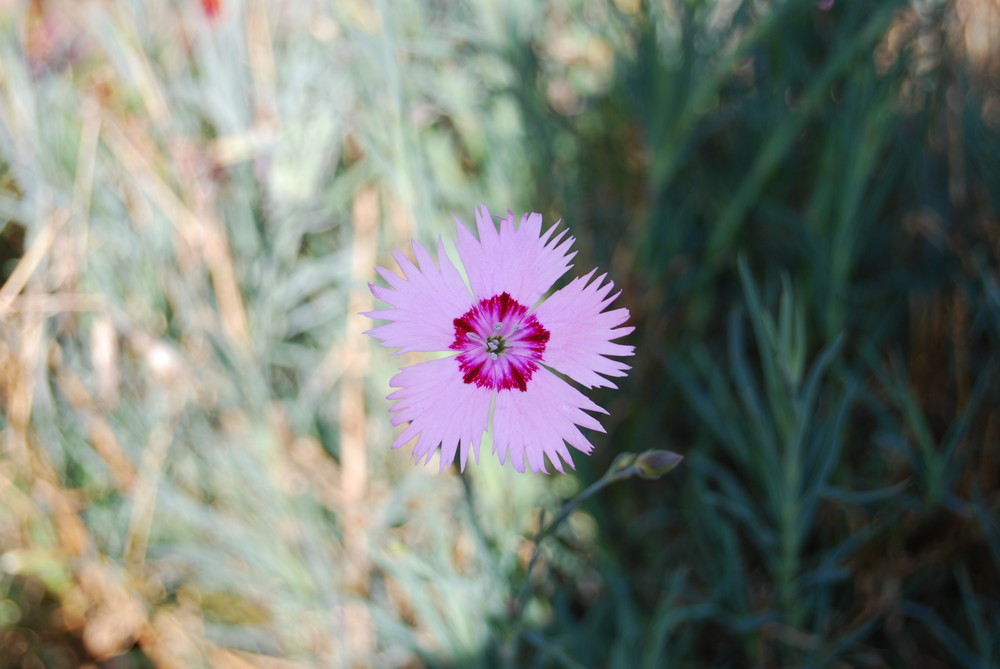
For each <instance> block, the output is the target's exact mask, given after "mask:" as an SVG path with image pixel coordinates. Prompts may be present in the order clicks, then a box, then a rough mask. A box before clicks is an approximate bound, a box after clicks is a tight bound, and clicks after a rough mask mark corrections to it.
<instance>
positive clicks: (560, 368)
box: [365, 206, 635, 473]
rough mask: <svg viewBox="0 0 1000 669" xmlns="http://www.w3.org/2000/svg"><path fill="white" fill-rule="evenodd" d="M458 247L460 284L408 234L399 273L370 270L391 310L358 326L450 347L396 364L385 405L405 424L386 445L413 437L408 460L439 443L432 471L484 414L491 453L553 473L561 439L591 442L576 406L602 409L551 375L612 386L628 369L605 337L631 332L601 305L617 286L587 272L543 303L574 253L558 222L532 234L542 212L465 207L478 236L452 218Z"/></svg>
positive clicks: (470, 445)
mask: <svg viewBox="0 0 1000 669" xmlns="http://www.w3.org/2000/svg"><path fill="white" fill-rule="evenodd" d="M456 223H457V225H456V228H457V230H458V240H457V244H456V245H457V248H458V255H459V257H460V258H461V261H462V266H463V267H464V268H465V273H466V275H467V277H468V280H469V284H470V285H471V288H472V290H471V292H470V290H469V287H467V286H466V283H465V281H463V279H462V276H461V274H459V272H458V270H457V269H456V268H455V266H454V265H453V264H452V262H451V260H450V259H449V258H448V256H447V255H446V254H445V251H444V246H443V245H442V243H441V241H440V240H438V248H437V262H436V263H435V262H434V258H433V257H432V256H431V254H430V253H429V252H428V251H427V249H425V248H424V247H423V246H422V245H421V244H420V243H419V242H416V241H414V242H413V253H414V256H415V257H416V263H413V262H411V261H410V259H409V258H407V257H406V256H405V255H404V254H403V253H402V252H401V251H399V250H397V251H395V252H394V253H393V258H395V259H396V262H397V263H398V264H399V267H400V269H401V270H402V274H403V275H402V276H399V275H397V274H394V273H393V272H390V271H389V270H387V269H385V268H382V267H377V268H376V270H377V271H378V273H379V274H380V275H381V276H382V278H384V279H385V280H386V282H387V283H388V284H389V287H388V288H384V287H382V286H376V285H373V284H372V285H370V286H369V287H370V288H371V291H372V294H373V295H375V297H377V298H378V299H379V300H381V301H383V302H385V303H387V304H388V305H390V307H391V308H389V309H383V310H380V311H372V312H369V313H367V314H365V315H366V316H369V317H371V318H375V319H381V320H386V321H389V322H388V323H386V324H385V325H380V326H378V327H376V328H373V329H371V330H369V331H368V332H367V333H366V334H369V335H371V336H372V337H375V338H377V339H380V340H381V343H382V345H383V346H388V347H392V348H398V349H399V350H398V351H397V353H404V352H412V351H425V352H450V353H452V355H450V356H448V357H443V358H438V359H434V360H429V361H427V362H420V363H417V364H415V365H411V366H409V367H404V368H403V369H401V370H400V371H399V373H398V374H396V376H394V377H393V378H392V381H391V382H390V385H391V386H392V387H394V388H398V390H396V391H395V392H393V393H392V394H390V395H389V397H388V398H387V399H390V400H394V404H393V406H392V407H391V408H390V412H391V413H392V414H394V415H393V416H392V424H393V425H401V424H403V423H408V424H409V425H407V427H406V429H404V430H403V432H402V433H401V434H400V435H399V437H397V439H396V441H395V442H394V443H393V445H392V447H393V448H399V447H400V446H402V445H403V444H405V443H407V442H409V441H410V440H411V439H414V438H416V440H417V442H416V445H415V446H414V449H413V457H414V458H415V459H416V460H417V461H418V462H419V461H420V459H421V458H425V463H427V462H430V459H431V457H432V456H433V455H434V452H435V451H437V450H438V448H440V449H441V469H442V470H444V468H445V467H446V466H448V465H450V464H451V463H452V462H454V460H455V455H456V453H458V454H459V456H460V464H461V467H462V469H463V470H464V469H465V463H466V461H467V460H468V457H469V451H470V450H471V451H472V453H473V455H474V456H475V458H476V461H477V462H478V461H479V443H480V440H481V439H482V436H483V434H484V433H485V432H486V430H487V427H488V425H489V421H490V410H491V407H492V413H493V450H494V452H496V453H497V454H498V455H499V457H500V463H501V464H504V463H505V462H506V459H507V456H508V454H509V455H510V459H511V461H512V462H513V464H514V468H515V469H516V470H517V471H519V472H523V471H524V463H525V460H527V463H528V466H529V467H531V470H532V471H534V472H538V471H542V472H547V470H546V467H545V458H548V459H549V462H551V463H552V466H553V467H555V469H556V470H557V471H559V472H560V473H564V470H563V462H566V463H567V464H569V466H570V467H573V459H572V457H571V456H570V451H569V449H568V448H567V447H566V445H567V444H569V445H570V446H572V447H573V448H575V449H577V450H578V451H582V452H583V453H587V454H589V453H590V452H591V451H592V450H593V446H592V445H591V443H590V442H589V441H588V440H587V438H586V437H585V436H584V435H583V434H582V433H581V432H580V430H579V427H585V428H588V429H591V430H598V431H600V432H603V431H604V429H603V428H602V427H601V424H600V423H598V422H597V420H596V419H594V417H593V416H591V415H590V414H588V413H586V412H588V411H589V412H600V413H605V414H606V413H607V412H606V411H605V410H604V409H602V408H601V407H599V406H597V405H596V404H594V403H593V402H591V401H590V400H589V399H587V397H585V396H584V395H583V393H581V392H580V391H579V390H577V389H576V388H575V387H573V386H572V385H570V384H569V383H567V382H566V381H564V380H563V379H562V378H560V376H557V375H556V374H555V373H553V372H558V373H559V374H561V375H563V376H566V377H569V378H570V379H572V380H573V381H576V382H577V383H579V384H581V385H583V386H586V387H587V388H593V387H596V386H605V387H609V388H614V387H616V386H615V385H614V384H613V383H612V382H611V381H610V380H608V378H606V377H620V376H625V370H627V369H629V367H628V365H626V364H624V363H622V362H620V361H618V360H614V359H612V358H609V357H607V356H616V357H621V356H629V355H632V354H633V353H634V351H635V349H634V348H633V347H632V346H625V345H622V344H616V343H613V340H615V339H618V338H619V337H623V336H625V335H627V334H628V333H630V332H632V330H633V329H634V328H632V327H619V326H621V324H622V323H624V322H625V321H626V320H627V319H628V315H629V313H628V309H614V310H612V311H605V309H606V308H607V307H608V305H610V304H611V303H612V302H613V301H614V300H615V298H617V297H618V295H619V294H620V291H619V292H618V293H615V294H613V295H609V293H611V290H612V288H613V287H614V284H612V283H611V282H610V281H607V282H605V276H606V275H605V274H601V275H600V276H598V277H596V278H595V277H594V274H595V273H596V272H597V270H596V269H595V270H592V271H591V272H590V273H589V274H587V275H586V276H583V277H579V278H576V279H574V280H573V281H571V282H570V283H569V284H568V285H567V286H565V287H564V288H561V289H559V290H557V291H556V292H554V293H553V294H552V295H550V296H549V297H548V298H547V299H544V300H542V297H543V296H544V295H545V293H546V292H547V291H548V290H549V289H550V288H551V287H552V284H553V283H555V281H556V280H557V279H558V278H559V277H561V276H562V275H563V274H565V273H566V271H567V270H568V269H569V268H570V260H571V259H572V258H573V256H574V255H576V252H575V251H574V252H570V247H571V246H572V244H573V237H567V236H566V230H562V231H561V232H559V233H558V234H555V235H554V236H553V234H554V233H555V229H556V226H557V225H558V223H557V224H556V225H553V226H552V227H550V228H549V229H548V230H546V231H545V232H544V233H543V232H542V216H541V214H525V215H524V216H522V217H521V223H520V224H519V225H518V226H516V227H515V225H514V214H513V213H511V212H507V218H505V219H503V220H502V221H501V222H500V229H499V231H497V227H496V225H495V224H494V223H493V219H492V217H491V216H490V213H489V211H488V210H487V209H486V207H485V206H483V207H481V208H480V209H479V210H478V211H477V212H476V227H477V229H478V232H479V236H478V239H477V238H476V237H475V236H474V235H473V234H472V233H471V232H469V230H468V229H467V228H466V227H465V225H464V224H463V223H462V222H461V221H459V220H458V219H456Z"/></svg>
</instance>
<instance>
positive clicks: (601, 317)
mask: <svg viewBox="0 0 1000 669" xmlns="http://www.w3.org/2000/svg"><path fill="white" fill-rule="evenodd" d="M596 271H597V270H596V269H595V270H593V271H591V272H590V274H587V275H586V276H582V277H579V278H576V279H573V281H571V282H570V283H569V285H567V286H566V287H565V288H561V289H559V290H557V291H556V292H555V293H553V294H552V295H550V296H549V297H548V299H546V300H545V301H544V302H542V303H541V304H540V305H538V308H537V309H535V316H536V317H537V318H538V322H539V323H540V324H541V326H542V327H544V328H545V329H547V330H548V331H549V335H550V336H549V341H548V344H546V347H545V353H544V355H543V357H542V363H543V364H545V365H548V366H549V367H552V368H553V369H555V370H556V371H558V372H560V373H562V374H565V375H566V376H568V377H570V378H571V379H573V380H574V381H576V382H578V383H581V384H583V385H584V386H586V387H587V388H593V387H595V386H605V387H609V388H615V387H616V386H615V384H613V383H612V382H611V381H609V380H607V379H606V378H604V376H625V370H627V369H629V366H628V365H626V364H625V363H623V362H621V361H619V360H612V359H610V358H608V357H606V356H609V355H614V356H629V355H633V354H634V353H635V347H633V346H624V345H622V344H615V343H612V340H613V339H618V338H619V337H624V336H625V335H627V334H628V333H630V332H632V330H634V329H635V328H632V327H617V326H619V325H621V324H622V323H624V322H625V321H626V320H628V316H629V313H628V309H614V310H612V311H604V309H606V308H607V307H608V305H610V304H611V303H612V302H614V301H615V299H616V298H617V297H618V295H619V294H620V292H618V293H615V294H614V295H611V296H608V293H610V292H611V290H612V289H613V288H614V284H613V283H612V282H611V281H608V282H607V283H604V285H603V286H602V285H601V284H602V283H603V282H604V278H605V276H606V275H605V274H602V275H601V276H599V277H597V278H596V279H594V280H593V281H591V277H593V276H594V273H595V272H596ZM602 374H603V375H604V376H601V375H602Z"/></svg>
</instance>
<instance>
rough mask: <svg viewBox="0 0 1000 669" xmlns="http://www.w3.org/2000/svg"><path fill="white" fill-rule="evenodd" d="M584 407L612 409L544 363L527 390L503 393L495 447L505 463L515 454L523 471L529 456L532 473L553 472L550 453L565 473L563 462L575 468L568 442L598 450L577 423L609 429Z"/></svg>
mask: <svg viewBox="0 0 1000 669" xmlns="http://www.w3.org/2000/svg"><path fill="white" fill-rule="evenodd" d="M584 410H586V411H597V412H600V413H607V411H605V410H604V409H602V408H601V407H599V406H597V405H596V404H594V403H593V402H591V401H590V400H589V399H587V398H586V397H585V396H584V395H583V394H582V393H581V392H580V391H579V390H577V389H576V388H573V387H572V386H571V385H569V384H568V383H566V382H565V381H563V380H562V379H560V378H559V377H557V376H556V375H555V374H553V373H552V372H550V371H549V370H547V369H545V368H544V367H539V368H538V369H537V370H536V371H535V374H534V376H533V378H532V379H531V383H529V384H528V389H527V390H525V391H523V392H522V391H520V390H517V389H513V390H501V391H498V392H497V394H496V400H495V401H494V405H493V450H494V451H496V452H497V454H498V455H499V456H500V463H501V464H503V463H504V462H506V459H507V454H508V453H509V454H510V459H511V461H512V462H513V464H514V469H516V470H517V471H519V472H523V471H524V462H525V460H526V459H527V462H528V466H529V467H531V471H533V472H539V471H541V472H545V473H548V472H547V470H546V468H545V458H546V457H547V458H548V459H549V462H551V463H552V466H553V467H555V468H556V471H558V472H559V473H565V472H564V470H563V466H562V463H563V461H565V462H566V463H567V464H568V465H569V466H570V467H573V459H572V458H571V457H570V454H569V449H567V448H566V443H568V444H569V445H570V446H572V447H573V448H575V449H577V450H578V451H581V452H583V453H590V452H591V451H592V450H593V448H594V447H593V446H592V445H591V443H590V442H589V441H588V440H587V439H586V437H584V436H583V434H582V433H581V432H580V430H579V429H578V428H577V426H578V425H579V426H581V427H586V428H589V429H591V430H597V431H599V432H604V428H602V427H601V424H600V423H598V422H597V421H596V420H595V419H594V418H593V417H592V416H590V415H589V414H586V413H584ZM564 442H566V443H564Z"/></svg>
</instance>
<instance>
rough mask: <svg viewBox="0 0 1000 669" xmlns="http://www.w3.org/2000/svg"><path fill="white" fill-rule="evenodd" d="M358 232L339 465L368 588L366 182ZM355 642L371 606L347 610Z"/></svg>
mask: <svg viewBox="0 0 1000 669" xmlns="http://www.w3.org/2000/svg"><path fill="white" fill-rule="evenodd" d="M351 214H352V220H353V224H354V225H353V231H354V238H353V241H352V244H351V283H350V285H351V293H350V296H349V298H348V304H347V341H346V342H345V344H344V347H343V349H342V352H343V354H344V360H343V370H344V373H343V376H342V377H341V382H340V411H339V418H340V467H341V491H342V495H343V502H344V518H343V522H344V548H345V550H346V552H347V562H348V564H347V569H348V572H347V574H346V576H347V580H348V583H349V586H350V587H351V588H352V589H353V590H356V591H358V592H360V593H366V592H367V588H368V585H367V581H368V575H369V570H370V563H369V551H368V546H367V544H366V539H365V531H366V525H367V523H366V518H367V517H368V514H367V512H366V501H365V493H366V490H367V487H368V459H367V452H366V448H367V443H368V439H367V434H366V427H365V406H364V382H365V378H366V377H367V376H368V374H369V363H368V353H367V351H368V349H367V344H366V342H365V341H364V340H363V339H362V337H361V332H362V331H363V330H364V329H365V327H367V323H366V322H365V320H364V317H363V316H361V312H362V311H365V310H367V309H370V308H371V298H370V297H369V296H368V290H367V285H368V282H369V281H370V280H371V279H372V278H373V276H372V274H371V272H372V267H373V266H374V264H375V246H376V233H377V229H378V219H379V203H378V191H377V190H376V188H375V187H374V186H372V185H368V186H364V187H362V188H361V189H360V190H359V191H358V192H357V193H356V194H355V196H354V203H353V207H352V212H351ZM346 616H347V619H346V621H345V622H346V624H347V626H348V632H349V634H350V647H351V648H352V649H356V650H358V651H365V650H367V649H369V648H371V647H372V643H373V639H372V635H373V631H372V628H371V625H372V623H371V619H370V616H369V613H368V610H367V609H366V608H365V607H364V606H361V605H354V604H351V605H349V606H348V608H347V611H346Z"/></svg>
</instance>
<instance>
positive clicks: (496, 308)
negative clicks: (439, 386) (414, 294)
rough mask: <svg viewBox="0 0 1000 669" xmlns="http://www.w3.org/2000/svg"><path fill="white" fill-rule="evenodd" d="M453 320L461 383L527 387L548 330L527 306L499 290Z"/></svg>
mask: <svg viewBox="0 0 1000 669" xmlns="http://www.w3.org/2000/svg"><path fill="white" fill-rule="evenodd" d="M454 324H455V340H454V342H452V344H451V348H452V349H453V350H456V351H462V353H461V354H460V355H459V356H458V363H459V369H460V370H461V372H462V375H463V376H462V380H463V381H464V382H465V383H470V384H475V385H477V386H479V387H488V388H493V389H495V390H507V389H512V388H517V389H518V390H521V391H522V392H523V391H525V390H527V388H528V382H529V381H530V380H531V375H532V374H533V373H534V371H535V370H536V369H538V362H539V361H540V360H541V359H542V353H543V352H544V351H545V344H546V343H547V342H548V340H549V331H548V330H546V329H545V328H544V327H542V325H541V324H540V323H539V322H538V319H537V318H536V317H535V315H534V314H529V313H528V308H527V307H525V306H524V305H523V304H521V303H520V302H518V301H517V300H515V299H514V298H512V297H511V296H510V295H509V294H507V293H501V294H499V295H494V296H493V297H491V298H489V299H485V300H480V301H479V303H478V304H475V305H473V307H472V308H471V309H469V310H468V311H467V312H466V313H465V314H463V315H462V316H461V317H460V318H456V319H455V321H454Z"/></svg>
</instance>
